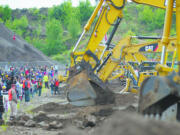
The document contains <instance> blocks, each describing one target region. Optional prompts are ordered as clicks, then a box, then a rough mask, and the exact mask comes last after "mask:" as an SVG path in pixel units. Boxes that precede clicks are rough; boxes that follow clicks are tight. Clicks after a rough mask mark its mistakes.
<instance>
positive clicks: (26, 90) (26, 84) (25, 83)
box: [23, 77, 31, 102]
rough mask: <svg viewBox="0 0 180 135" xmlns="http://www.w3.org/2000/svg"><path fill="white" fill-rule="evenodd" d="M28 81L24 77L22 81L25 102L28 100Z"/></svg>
mask: <svg viewBox="0 0 180 135" xmlns="http://www.w3.org/2000/svg"><path fill="white" fill-rule="evenodd" d="M30 87H31V86H30V81H29V78H28V77H26V80H24V81H23V89H24V93H25V102H29V101H30Z"/></svg>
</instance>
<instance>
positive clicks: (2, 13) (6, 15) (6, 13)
mask: <svg viewBox="0 0 180 135" xmlns="http://www.w3.org/2000/svg"><path fill="white" fill-rule="evenodd" d="M11 12H12V11H11V9H10V8H9V7H8V6H5V7H0V18H2V20H3V21H4V22H6V21H7V20H9V19H11Z"/></svg>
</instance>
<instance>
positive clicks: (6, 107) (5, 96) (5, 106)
mask: <svg viewBox="0 0 180 135" xmlns="http://www.w3.org/2000/svg"><path fill="white" fill-rule="evenodd" d="M2 93H3V104H4V113H5V115H7V113H8V106H9V99H8V92H7V91H6V86H5V85H3V86H2Z"/></svg>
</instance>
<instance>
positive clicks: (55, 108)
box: [2, 93, 180, 135]
mask: <svg viewBox="0 0 180 135" xmlns="http://www.w3.org/2000/svg"><path fill="white" fill-rule="evenodd" d="M137 101H138V98H137V95H135V94H132V93H125V94H116V102H115V104H111V105H98V106H89V107H75V106H72V105H70V104H68V103H67V102H66V99H65V95H61V96H51V95H50V94H49V93H46V94H45V93H44V95H43V96H42V97H40V98H38V97H36V98H35V99H34V100H33V101H32V102H31V105H32V106H33V107H32V109H31V111H30V112H31V114H27V112H26V109H24V110H22V111H23V113H26V114H27V115H32V117H34V118H32V119H33V120H34V121H35V122H36V123H39V122H42V121H45V122H46V123H47V124H50V123H52V122H53V121H57V123H62V127H61V128H58V129H51V128H46V129H44V128H42V127H38V126H35V127H24V126H21V125H18V124H17V123H18V122H16V124H15V125H13V126H9V127H8V130H7V131H5V132H2V135H17V134H18V135H110V134H112V135H165V134H168V135H179V133H180V124H179V123H177V122H165V121H157V120H155V119H147V118H144V117H143V116H141V115H139V114H137ZM22 108H24V107H22ZM40 114H41V115H40Z"/></svg>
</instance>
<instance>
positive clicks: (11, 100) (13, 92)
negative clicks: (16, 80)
mask: <svg viewBox="0 0 180 135" xmlns="http://www.w3.org/2000/svg"><path fill="white" fill-rule="evenodd" d="M15 88H16V85H15V84H12V85H11V89H10V90H9V91H8V96H9V104H10V108H11V114H10V119H11V120H12V119H14V117H15V116H16V114H17V95H16V90H15Z"/></svg>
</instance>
